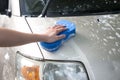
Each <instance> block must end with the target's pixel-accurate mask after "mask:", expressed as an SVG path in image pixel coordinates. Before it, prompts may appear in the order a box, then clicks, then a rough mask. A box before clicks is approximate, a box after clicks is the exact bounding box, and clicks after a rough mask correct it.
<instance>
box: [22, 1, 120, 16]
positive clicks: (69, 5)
mask: <svg viewBox="0 0 120 80" xmlns="http://www.w3.org/2000/svg"><path fill="white" fill-rule="evenodd" d="M47 1H48V0H21V3H22V4H21V13H22V15H37V16H38V15H40V14H41V13H42V10H43V9H44V7H45V5H46V2H47ZM46 9H47V12H46V16H80V15H86V14H96V13H111V12H119V11H120V0H51V2H50V4H49V7H48V8H46Z"/></svg>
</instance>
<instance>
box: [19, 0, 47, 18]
mask: <svg viewBox="0 0 120 80" xmlns="http://www.w3.org/2000/svg"><path fill="white" fill-rule="evenodd" d="M45 3H46V0H20V8H21V14H22V15H26V16H38V15H40V14H41V12H42V10H43V8H44V6H45Z"/></svg>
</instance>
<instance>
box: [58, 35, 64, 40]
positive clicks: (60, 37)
mask: <svg viewBox="0 0 120 80" xmlns="http://www.w3.org/2000/svg"><path fill="white" fill-rule="evenodd" d="M63 38H65V35H64V34H62V35H59V36H57V40H60V39H63Z"/></svg>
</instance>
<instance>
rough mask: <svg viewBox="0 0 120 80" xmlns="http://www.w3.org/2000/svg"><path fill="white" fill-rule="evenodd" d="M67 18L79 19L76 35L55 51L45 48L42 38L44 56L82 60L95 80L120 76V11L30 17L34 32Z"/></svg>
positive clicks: (113, 79)
mask: <svg viewBox="0 0 120 80" xmlns="http://www.w3.org/2000/svg"><path fill="white" fill-rule="evenodd" d="M63 19H64V20H69V21H71V22H73V23H75V25H76V35H75V37H72V38H71V39H70V40H68V41H66V42H65V43H64V44H63V45H62V46H61V47H60V49H59V50H57V51H55V52H48V51H45V50H44V49H43V48H42V47H41V46H40V44H39V42H38V44H39V46H40V48H41V52H42V54H43V56H44V59H52V60H73V61H81V62H83V64H85V66H86V68H87V71H88V74H89V75H90V79H91V80H119V79H120V76H119V74H120V26H119V25H120V15H119V14H117V15H96V16H79V17H78V16H77V17H52V18H39V17H38V18H29V17H28V18H26V20H27V21H28V23H29V25H30V27H31V30H32V31H33V33H42V32H44V31H45V30H46V29H47V28H48V27H51V26H54V25H55V23H56V21H58V20H63Z"/></svg>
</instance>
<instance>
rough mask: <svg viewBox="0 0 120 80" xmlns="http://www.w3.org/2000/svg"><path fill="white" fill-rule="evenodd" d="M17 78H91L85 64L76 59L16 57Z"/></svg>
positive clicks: (19, 79)
mask: <svg viewBox="0 0 120 80" xmlns="http://www.w3.org/2000/svg"><path fill="white" fill-rule="evenodd" d="M16 59H17V61H16V68H17V70H16V74H17V75H16V78H17V80H89V78H88V75H87V72H86V69H85V67H84V65H83V64H82V63H80V62H74V61H50V60H46V61H37V60H34V59H30V58H27V57H25V56H23V55H21V54H17V57H16Z"/></svg>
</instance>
